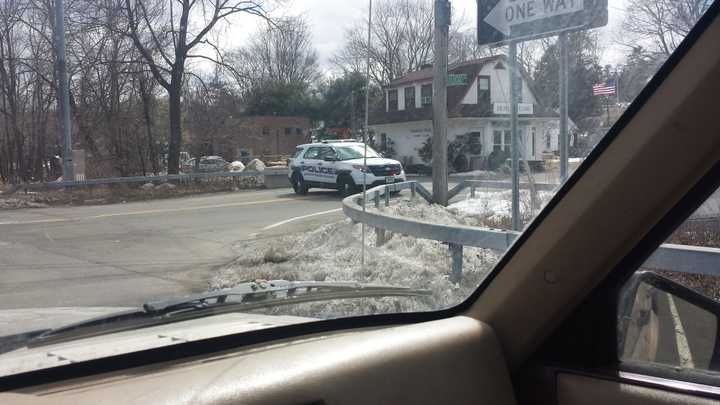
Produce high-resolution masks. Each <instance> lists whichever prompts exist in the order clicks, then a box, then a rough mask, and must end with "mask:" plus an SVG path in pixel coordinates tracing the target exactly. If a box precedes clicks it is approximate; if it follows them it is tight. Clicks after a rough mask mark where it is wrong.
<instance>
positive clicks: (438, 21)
mask: <svg viewBox="0 0 720 405" xmlns="http://www.w3.org/2000/svg"><path fill="white" fill-rule="evenodd" d="M449 31H450V2H449V1H448V0H435V32H434V55H435V63H434V64H433V101H432V104H433V139H432V183H433V201H434V202H435V203H436V204H441V205H443V206H446V205H447V203H448V198H447V195H448V188H447V182H448V164H447V143H448V142H447V122H448V117H447V115H448V114H447V81H448V36H449Z"/></svg>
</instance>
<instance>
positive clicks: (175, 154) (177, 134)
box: [167, 80, 182, 174]
mask: <svg viewBox="0 0 720 405" xmlns="http://www.w3.org/2000/svg"><path fill="white" fill-rule="evenodd" d="M181 86H182V81H177V83H176V82H175V81H174V80H173V83H172V84H171V86H170V90H169V91H168V98H169V100H168V102H169V104H170V105H169V108H170V142H169V145H168V158H167V164H168V174H178V173H179V172H180V144H181V142H182V121H181V120H182V114H181V109H182V106H181V104H180V97H181Z"/></svg>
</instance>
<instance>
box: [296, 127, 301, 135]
mask: <svg viewBox="0 0 720 405" xmlns="http://www.w3.org/2000/svg"><path fill="white" fill-rule="evenodd" d="M302 134H303V130H302V128H295V135H302Z"/></svg>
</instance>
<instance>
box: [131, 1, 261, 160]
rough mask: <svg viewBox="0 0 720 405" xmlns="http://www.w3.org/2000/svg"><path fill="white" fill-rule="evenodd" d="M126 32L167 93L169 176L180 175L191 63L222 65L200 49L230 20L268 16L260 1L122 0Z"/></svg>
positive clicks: (208, 43)
mask: <svg viewBox="0 0 720 405" xmlns="http://www.w3.org/2000/svg"><path fill="white" fill-rule="evenodd" d="M124 1H125V4H124V11H125V17H126V18H127V23H128V30H127V33H128V35H129V36H130V38H132V40H133V43H134V44H135V47H136V48H137V49H138V51H139V52H140V55H141V56H142V58H143V59H144V60H145V62H146V63H147V65H148V66H149V69H150V71H151V72H152V75H153V77H154V78H155V80H156V81H157V82H158V83H159V84H160V86H162V87H163V88H164V89H165V90H166V91H167V94H168V103H169V123H170V131H169V132H170V133H169V150H168V172H169V173H178V171H179V163H180V160H179V159H180V148H181V143H182V113H181V111H182V105H181V97H182V86H183V80H184V78H185V73H186V62H187V61H188V59H192V58H201V59H207V60H210V61H212V62H219V61H217V60H215V59H213V58H211V57H208V56H205V55H203V54H201V53H192V51H193V50H197V48H198V46H199V45H202V44H206V45H210V46H213V44H210V42H209V41H208V39H207V37H208V34H209V33H210V32H211V31H212V30H213V28H215V27H216V25H217V24H218V23H219V22H221V21H223V20H225V19H227V18H228V17H230V16H232V15H234V14H239V13H249V14H253V15H257V16H260V17H264V18H266V17H267V13H266V11H265V7H264V3H263V2H262V1H241V0H154V1H133V0H124Z"/></svg>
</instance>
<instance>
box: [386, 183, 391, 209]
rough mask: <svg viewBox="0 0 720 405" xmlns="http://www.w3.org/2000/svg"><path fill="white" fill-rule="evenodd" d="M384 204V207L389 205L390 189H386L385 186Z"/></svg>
mask: <svg viewBox="0 0 720 405" xmlns="http://www.w3.org/2000/svg"><path fill="white" fill-rule="evenodd" d="M385 206H386V207H389V206H390V191H389V190H388V188H387V187H385Z"/></svg>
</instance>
